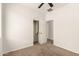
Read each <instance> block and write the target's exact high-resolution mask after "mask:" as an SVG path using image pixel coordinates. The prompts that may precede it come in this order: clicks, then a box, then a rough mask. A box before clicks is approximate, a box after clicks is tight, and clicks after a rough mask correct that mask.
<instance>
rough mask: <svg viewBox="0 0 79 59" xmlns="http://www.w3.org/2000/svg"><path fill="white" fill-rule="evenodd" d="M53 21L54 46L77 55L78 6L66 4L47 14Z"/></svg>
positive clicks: (78, 50)
mask: <svg viewBox="0 0 79 59" xmlns="http://www.w3.org/2000/svg"><path fill="white" fill-rule="evenodd" d="M47 18H48V19H51V20H52V19H54V43H55V45H56V46H59V47H62V48H64V49H67V50H70V51H73V52H75V53H79V4H67V5H65V6H63V7H61V8H58V9H54V10H53V11H52V12H50V13H48V15H47Z"/></svg>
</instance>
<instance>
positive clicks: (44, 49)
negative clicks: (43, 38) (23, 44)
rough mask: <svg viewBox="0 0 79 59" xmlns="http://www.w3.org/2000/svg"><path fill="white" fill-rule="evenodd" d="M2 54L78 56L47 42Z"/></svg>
mask: <svg viewBox="0 0 79 59" xmlns="http://www.w3.org/2000/svg"><path fill="white" fill-rule="evenodd" d="M4 56H79V54H76V53H73V52H70V51H68V50H65V49H62V48H59V47H57V46H54V45H53V44H51V43H50V42H48V43H46V44H42V45H40V44H36V45H34V46H32V47H28V48H24V49H21V50H17V51H14V52H10V53H7V54H4Z"/></svg>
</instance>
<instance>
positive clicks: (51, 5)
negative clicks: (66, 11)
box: [38, 3, 54, 8]
mask: <svg viewBox="0 0 79 59" xmlns="http://www.w3.org/2000/svg"><path fill="white" fill-rule="evenodd" d="M43 4H44V3H41V4H40V5H39V6H38V8H41V7H42V6H43ZM48 5H49V6H50V7H53V6H54V5H53V4H52V3H48Z"/></svg>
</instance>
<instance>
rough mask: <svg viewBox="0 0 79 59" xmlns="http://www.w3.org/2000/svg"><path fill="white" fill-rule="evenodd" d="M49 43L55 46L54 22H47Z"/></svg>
mask: <svg viewBox="0 0 79 59" xmlns="http://www.w3.org/2000/svg"><path fill="white" fill-rule="evenodd" d="M47 42H50V43H52V44H53V20H50V21H47Z"/></svg>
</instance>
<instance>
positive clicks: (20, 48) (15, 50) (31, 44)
mask: <svg viewBox="0 0 79 59" xmlns="http://www.w3.org/2000/svg"><path fill="white" fill-rule="evenodd" d="M30 46H33V43H31V44H28V45H27V46H24V47H20V48H16V49H13V50H9V51H6V52H3V53H2V54H6V53H9V52H12V51H16V50H20V49H24V48H27V47H30Z"/></svg>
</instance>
